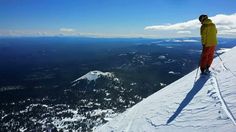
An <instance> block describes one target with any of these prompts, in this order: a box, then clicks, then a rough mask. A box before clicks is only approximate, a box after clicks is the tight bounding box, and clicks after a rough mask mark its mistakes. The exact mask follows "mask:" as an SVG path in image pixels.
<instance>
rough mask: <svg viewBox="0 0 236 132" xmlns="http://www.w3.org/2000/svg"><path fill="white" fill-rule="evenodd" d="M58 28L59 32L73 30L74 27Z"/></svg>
mask: <svg viewBox="0 0 236 132" xmlns="http://www.w3.org/2000/svg"><path fill="white" fill-rule="evenodd" d="M59 30H60V31H61V32H75V29H72V28H60V29H59Z"/></svg>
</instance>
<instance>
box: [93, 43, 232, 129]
mask: <svg viewBox="0 0 236 132" xmlns="http://www.w3.org/2000/svg"><path fill="white" fill-rule="evenodd" d="M227 53H228V52H227ZM227 53H226V54H223V55H221V56H220V57H221V58H222V60H221V58H220V57H216V58H215V59H214V61H213V64H212V74H211V76H209V77H208V78H204V77H203V78H202V77H200V75H199V74H200V73H198V78H197V80H196V84H194V85H193V83H194V79H195V75H196V70H194V71H193V72H191V73H189V74H188V75H186V76H185V77H183V78H181V79H179V80H177V81H176V82H174V83H172V84H170V85H168V86H166V87H165V88H163V89H161V90H159V91H158V92H156V93H154V94H153V95H151V96H149V97H148V98H146V99H144V100H143V101H141V102H140V103H138V104H136V105H135V106H133V107H132V108H130V109H128V110H127V111H125V112H124V113H122V114H120V115H118V116H117V117H115V118H113V120H111V121H110V122H108V123H106V124H105V125H103V126H98V127H97V128H94V131H95V132H96V131H98V132H111V131H112V132H144V131H145V132H155V131H158V132H159V131H160V132H172V131H175V132H185V131H191V132H199V131H200V132H222V131H226V132H235V130H236V123H235V115H236V89H235V88H236V77H235V73H236V71H235V69H236V65H235V63H236V56H234V54H235V53H236V47H235V48H233V49H232V50H230V51H229V54H227ZM168 120H169V122H168ZM166 122H167V123H166Z"/></svg>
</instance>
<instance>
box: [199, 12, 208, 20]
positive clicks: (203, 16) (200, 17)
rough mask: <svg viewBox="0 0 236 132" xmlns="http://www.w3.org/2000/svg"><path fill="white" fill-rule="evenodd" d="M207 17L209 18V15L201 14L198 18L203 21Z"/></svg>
mask: <svg viewBox="0 0 236 132" xmlns="http://www.w3.org/2000/svg"><path fill="white" fill-rule="evenodd" d="M207 18H208V16H207V15H204V14H203V15H201V16H199V18H198V19H199V21H200V22H203V21H204V20H205V19H207Z"/></svg>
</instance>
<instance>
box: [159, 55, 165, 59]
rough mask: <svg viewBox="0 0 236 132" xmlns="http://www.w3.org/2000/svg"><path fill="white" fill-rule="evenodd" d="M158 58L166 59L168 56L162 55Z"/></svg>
mask: <svg viewBox="0 0 236 132" xmlns="http://www.w3.org/2000/svg"><path fill="white" fill-rule="evenodd" d="M158 58H159V59H166V57H165V56H164V55H160V56H159V57H158Z"/></svg>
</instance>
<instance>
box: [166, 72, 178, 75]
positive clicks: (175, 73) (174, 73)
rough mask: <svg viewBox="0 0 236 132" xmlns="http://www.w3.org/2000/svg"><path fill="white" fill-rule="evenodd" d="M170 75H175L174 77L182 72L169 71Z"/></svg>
mask: <svg viewBox="0 0 236 132" xmlns="http://www.w3.org/2000/svg"><path fill="white" fill-rule="evenodd" d="M168 73H169V74H173V75H177V74H180V72H174V71H169V72H168Z"/></svg>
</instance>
